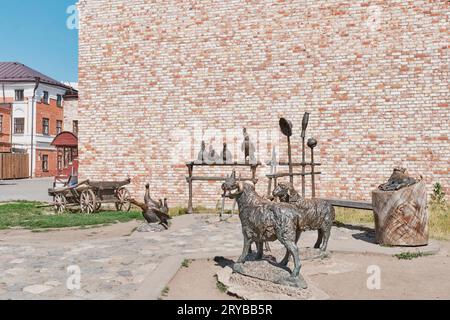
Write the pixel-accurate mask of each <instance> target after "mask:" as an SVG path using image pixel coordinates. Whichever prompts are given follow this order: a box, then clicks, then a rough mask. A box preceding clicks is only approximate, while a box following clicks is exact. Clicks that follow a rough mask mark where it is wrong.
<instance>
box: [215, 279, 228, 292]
mask: <svg viewBox="0 0 450 320" xmlns="http://www.w3.org/2000/svg"><path fill="white" fill-rule="evenodd" d="M217 289H219V291H220V292H222V293H227V292H228V287H227V286H226V285H224V284H223V283H222V282H219V280H217Z"/></svg>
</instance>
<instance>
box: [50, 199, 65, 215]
mask: <svg viewBox="0 0 450 320" xmlns="http://www.w3.org/2000/svg"><path fill="white" fill-rule="evenodd" d="M66 206H67V198H66V196H65V195H63V194H56V195H55V196H54V197H53V207H54V209H55V212H56V214H61V213H64V211H66Z"/></svg>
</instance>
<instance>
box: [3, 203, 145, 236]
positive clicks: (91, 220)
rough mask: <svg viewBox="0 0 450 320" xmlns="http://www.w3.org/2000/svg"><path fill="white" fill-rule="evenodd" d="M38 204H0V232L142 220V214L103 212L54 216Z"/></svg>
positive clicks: (50, 210)
mask: <svg viewBox="0 0 450 320" xmlns="http://www.w3.org/2000/svg"><path fill="white" fill-rule="evenodd" d="M39 205H42V203H39V202H26V201H19V202H13V203H4V204H0V230H5V229H10V228H24V229H30V230H34V231H36V230H39V229H57V228H70V227H81V228H88V227H91V226H99V225H110V224H114V223H122V222H129V221H132V220H142V219H143V217H142V213H140V212H136V211H132V212H128V213H126V212H116V211H104V212H100V213H96V214H92V215H85V214H81V213H64V214H59V215H54V214H53V212H52V208H39V207H38V206H39Z"/></svg>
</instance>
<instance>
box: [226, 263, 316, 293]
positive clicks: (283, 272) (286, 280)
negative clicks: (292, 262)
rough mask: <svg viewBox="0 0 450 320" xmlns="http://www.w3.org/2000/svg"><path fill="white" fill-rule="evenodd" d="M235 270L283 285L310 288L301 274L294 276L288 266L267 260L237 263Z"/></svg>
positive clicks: (244, 274)
mask: <svg viewBox="0 0 450 320" xmlns="http://www.w3.org/2000/svg"><path fill="white" fill-rule="evenodd" d="M233 271H234V272H237V273H239V274H241V275H243V276H247V277H251V278H255V279H259V280H263V281H269V282H272V283H275V284H279V285H282V286H289V287H293V288H299V289H307V288H308V284H307V283H306V281H305V279H303V277H302V276H301V275H300V276H299V277H297V278H293V277H291V274H290V270H289V269H288V268H286V267H281V266H279V265H278V266H277V265H274V264H272V263H270V262H269V261H266V260H260V261H248V262H246V263H236V264H235V265H234V266H233Z"/></svg>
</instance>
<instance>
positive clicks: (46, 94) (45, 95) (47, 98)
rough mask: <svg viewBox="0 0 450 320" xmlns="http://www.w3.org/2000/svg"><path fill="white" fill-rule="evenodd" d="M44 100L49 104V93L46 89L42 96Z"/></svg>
mask: <svg viewBox="0 0 450 320" xmlns="http://www.w3.org/2000/svg"><path fill="white" fill-rule="evenodd" d="M42 102H43V103H45V104H49V103H50V101H49V95H48V91H44V96H43V97H42Z"/></svg>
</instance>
